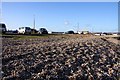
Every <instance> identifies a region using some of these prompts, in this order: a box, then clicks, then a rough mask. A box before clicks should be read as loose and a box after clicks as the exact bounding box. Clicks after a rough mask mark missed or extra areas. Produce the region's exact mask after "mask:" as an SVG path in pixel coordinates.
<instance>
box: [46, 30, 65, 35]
mask: <svg viewBox="0 0 120 80" xmlns="http://www.w3.org/2000/svg"><path fill="white" fill-rule="evenodd" d="M48 33H49V34H64V32H52V31H50V32H48Z"/></svg>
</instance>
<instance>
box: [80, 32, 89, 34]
mask: <svg viewBox="0 0 120 80" xmlns="http://www.w3.org/2000/svg"><path fill="white" fill-rule="evenodd" d="M81 34H89V31H82V32H81Z"/></svg>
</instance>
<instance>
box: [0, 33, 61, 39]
mask: <svg viewBox="0 0 120 80" xmlns="http://www.w3.org/2000/svg"><path fill="white" fill-rule="evenodd" d="M0 36H2V37H5V38H12V39H15V40H22V39H35V38H50V37H55V36H61V37H62V35H60V34H59V35H58V34H39V35H6V34H3V35H0Z"/></svg>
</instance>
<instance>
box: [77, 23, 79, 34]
mask: <svg viewBox="0 0 120 80" xmlns="http://www.w3.org/2000/svg"><path fill="white" fill-rule="evenodd" d="M78 32H79V22H78V23H77V33H78Z"/></svg>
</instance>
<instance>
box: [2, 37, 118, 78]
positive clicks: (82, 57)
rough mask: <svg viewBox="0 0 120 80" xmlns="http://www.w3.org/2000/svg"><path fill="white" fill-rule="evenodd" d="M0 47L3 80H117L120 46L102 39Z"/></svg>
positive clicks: (5, 43) (8, 41)
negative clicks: (0, 48)
mask: <svg viewBox="0 0 120 80" xmlns="http://www.w3.org/2000/svg"><path fill="white" fill-rule="evenodd" d="M2 45H3V46H2V71H1V73H2V80H119V76H120V73H119V70H118V69H119V67H120V66H119V60H120V59H119V57H120V55H119V54H120V45H117V44H115V43H112V42H109V41H107V40H106V39H104V38H82V37H76V38H75V37H69V38H64V37H62V38H61V37H60V38H59V37H52V38H49V39H48V38H45V39H28V40H13V39H7V38H3V39H2Z"/></svg>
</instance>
